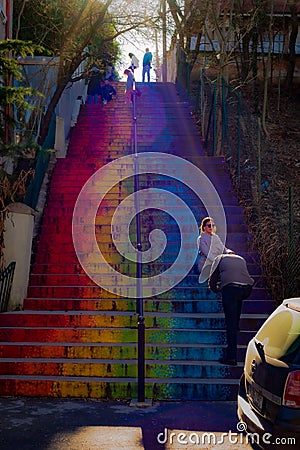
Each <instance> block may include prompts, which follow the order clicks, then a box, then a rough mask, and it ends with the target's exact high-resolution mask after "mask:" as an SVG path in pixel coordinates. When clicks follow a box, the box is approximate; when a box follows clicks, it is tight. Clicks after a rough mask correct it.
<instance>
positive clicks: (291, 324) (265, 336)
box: [256, 305, 300, 363]
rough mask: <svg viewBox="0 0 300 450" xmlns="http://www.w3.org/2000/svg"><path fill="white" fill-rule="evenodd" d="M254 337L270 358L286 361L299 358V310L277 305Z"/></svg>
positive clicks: (296, 360)
mask: <svg viewBox="0 0 300 450" xmlns="http://www.w3.org/2000/svg"><path fill="white" fill-rule="evenodd" d="M256 339H257V340H258V341H259V342H261V343H262V344H263V346H264V352H265V354H266V355H268V356H270V357H271V358H276V359H281V360H284V361H286V362H288V361H289V362H294V363H296V362H299V359H300V312H299V311H297V310H294V309H290V308H288V307H286V306H284V305H281V306H279V307H278V308H277V309H276V310H275V311H274V312H273V313H272V314H271V316H270V317H269V318H268V319H267V320H266V322H265V323H264V324H263V325H262V327H261V328H260V330H259V331H258V333H257V334H256Z"/></svg>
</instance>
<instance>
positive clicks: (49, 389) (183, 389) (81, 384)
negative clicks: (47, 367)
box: [0, 366, 239, 401]
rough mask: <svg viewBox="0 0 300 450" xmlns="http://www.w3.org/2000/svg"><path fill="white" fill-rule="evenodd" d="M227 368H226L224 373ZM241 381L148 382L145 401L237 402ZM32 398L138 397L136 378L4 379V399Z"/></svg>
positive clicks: (159, 379) (0, 389) (0, 382)
mask: <svg viewBox="0 0 300 450" xmlns="http://www.w3.org/2000/svg"><path fill="white" fill-rule="evenodd" d="M225 369H226V367H225V366H224V370H225ZM238 384H239V380H238V379H227V380H225V379H224V377H223V376H222V377H221V378H217V379H211V380H208V379H201V378H193V379H189V378H184V379H182V378H172V377H165V378H162V377H157V378H152V379H147V378H146V379H145V397H146V398H152V399H154V400H159V399H170V400H181V401H183V400H192V399H193V400H199V401H200V400H207V401H210V400H211V401H215V400H216V399H218V400H219V401H225V400H226V401H229V400H231V401H235V400H236V397H237V392H238ZM12 392H14V395H15V396H27V397H28V396H29V397H30V396H31V397H45V396H46V397H72V398H98V399H106V400H107V399H112V398H115V399H117V398H122V399H128V400H130V399H132V398H137V397H138V395H137V394H138V385H137V381H136V378H112V377H111V378H109V377H105V378H100V377H81V378H80V377H66V376H52V377H51V376H44V377H43V376H33V375H32V376H30V375H27V376H26V375H23V376H21V375H19V376H18V377H16V376H14V375H11V376H8V375H2V376H0V395H1V396H7V395H11V393H12Z"/></svg>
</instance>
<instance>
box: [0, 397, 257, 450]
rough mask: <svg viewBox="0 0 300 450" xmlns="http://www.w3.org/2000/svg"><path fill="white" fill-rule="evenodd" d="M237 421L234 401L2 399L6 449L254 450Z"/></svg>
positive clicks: (1, 438) (0, 441) (1, 433)
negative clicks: (136, 402)
mask: <svg viewBox="0 0 300 450" xmlns="http://www.w3.org/2000/svg"><path fill="white" fill-rule="evenodd" d="M237 424H238V418H237V415H236V403H235V402H198V401H197V402H196V401H195V402H165V401H164V402H155V403H154V404H153V405H150V406H145V407H140V406H130V404H129V403H128V402H123V401H122V402H121V401H120V402H117V401H100V400H68V399H48V398H45V399H44V398H0V449H1V450H143V449H145V450H185V449H188V450H191V449H193V450H194V449H197V450H198V449H216V450H221V449H222V450H225V449H226V450H227V449H235V450H239V449H251V448H252V447H251V446H250V445H249V444H247V442H246V438H245V437H244V436H243V435H241V434H232V435H231V436H230V435H229V432H230V431H231V433H237ZM205 432H206V433H207V432H209V433H210V435H207V434H206V435H205V434H204V433H205ZM172 433H173V434H172ZM180 433H183V434H180ZM223 433H224V434H226V435H224V436H223Z"/></svg>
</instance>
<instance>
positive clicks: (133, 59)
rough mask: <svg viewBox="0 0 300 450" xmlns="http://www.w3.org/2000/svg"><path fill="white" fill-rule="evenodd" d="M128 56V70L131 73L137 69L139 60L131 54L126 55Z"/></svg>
mask: <svg viewBox="0 0 300 450" xmlns="http://www.w3.org/2000/svg"><path fill="white" fill-rule="evenodd" d="M128 56H129V58H130V66H129V69H131V70H132V72H134V70H135V69H138V68H139V64H140V62H139V60H138V59H137V57H136V56H135V55H134V54H133V53H128Z"/></svg>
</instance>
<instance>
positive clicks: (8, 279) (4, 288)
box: [0, 261, 16, 312]
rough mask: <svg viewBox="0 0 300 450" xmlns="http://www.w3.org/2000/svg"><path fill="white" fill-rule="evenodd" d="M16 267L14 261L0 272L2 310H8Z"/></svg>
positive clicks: (0, 307) (0, 302)
mask: <svg viewBox="0 0 300 450" xmlns="http://www.w3.org/2000/svg"><path fill="white" fill-rule="evenodd" d="M15 267H16V263H15V261H13V262H11V263H10V264H9V265H8V266H7V267H6V268H5V269H3V270H2V271H1V272H0V312H5V311H7V307H8V302H9V297H10V293H11V288H12V282H13V278H14V273H15Z"/></svg>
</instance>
